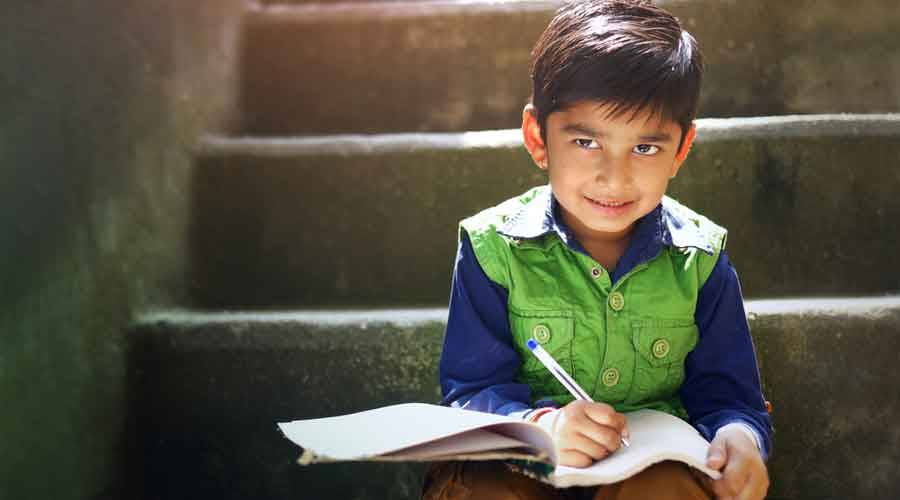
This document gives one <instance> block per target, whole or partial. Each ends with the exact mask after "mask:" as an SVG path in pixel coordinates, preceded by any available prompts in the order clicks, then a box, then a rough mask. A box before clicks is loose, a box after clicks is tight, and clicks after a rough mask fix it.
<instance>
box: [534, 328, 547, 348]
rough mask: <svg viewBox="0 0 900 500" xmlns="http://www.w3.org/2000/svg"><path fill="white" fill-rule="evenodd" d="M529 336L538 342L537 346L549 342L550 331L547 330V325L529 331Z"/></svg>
mask: <svg viewBox="0 0 900 500" xmlns="http://www.w3.org/2000/svg"><path fill="white" fill-rule="evenodd" d="M531 335H532V336H533V337H534V340H537V341H538V344H546V343H547V342H550V329H549V328H547V325H537V326H535V327H534V329H532V330H531Z"/></svg>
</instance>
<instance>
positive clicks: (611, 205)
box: [584, 196, 634, 210]
mask: <svg viewBox="0 0 900 500" xmlns="http://www.w3.org/2000/svg"><path fill="white" fill-rule="evenodd" d="M584 199H585V200H587V201H588V202H589V203H590V204H591V205H594V206H596V207H598V208H607V209H613V210H615V209H620V208H624V207H627V206H628V205H631V204H632V203H634V202H632V201H624V200H617V199H614V198H613V199H602V198H601V199H595V198H591V197H589V196H585V197H584Z"/></svg>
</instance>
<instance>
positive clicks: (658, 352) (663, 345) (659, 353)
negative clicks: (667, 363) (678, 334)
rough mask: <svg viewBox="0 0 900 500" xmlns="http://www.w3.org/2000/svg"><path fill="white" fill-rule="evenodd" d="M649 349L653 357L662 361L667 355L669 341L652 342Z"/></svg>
mask: <svg viewBox="0 0 900 500" xmlns="http://www.w3.org/2000/svg"><path fill="white" fill-rule="evenodd" d="M650 349H651V350H652V351H653V357H655V358H656V359H662V358H664V357H666V356H668V355H669V341H668V340H666V339H658V340H656V341H655V342H653V345H652V346H651V347H650Z"/></svg>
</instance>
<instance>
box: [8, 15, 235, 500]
mask: <svg viewBox="0 0 900 500" xmlns="http://www.w3.org/2000/svg"><path fill="white" fill-rule="evenodd" d="M242 9H243V2H240V1H232V0H226V1H218V0H216V1H198V2H182V1H179V0H171V1H153V2H145V1H133V0H125V1H119V0H116V1H106V0H99V1H92V2H3V3H2V6H0V33H2V36H0V110H2V111H0V263H2V264H0V406H2V411H0V450H2V451H0V499H4V500H7V499H9V500H12V499H73V500H88V499H90V500H102V499H114V498H129V497H130V496H129V495H127V494H125V492H124V491H123V490H124V489H125V488H126V486H127V485H126V482H127V480H128V479H129V477H128V474H127V472H128V471H127V470H126V466H127V464H128V460H129V457H128V456H127V452H126V447H127V446H126V437H125V436H126V433H127V422H126V421H127V409H126V407H125V400H126V387H125V385H126V384H125V376H126V366H125V365H126V358H125V351H126V342H125V334H124V333H125V332H124V329H125V328H126V327H127V326H128V325H129V324H130V323H131V321H132V319H133V315H134V314H135V313H136V312H137V311H141V310H143V309H144V308H145V307H148V306H156V307H159V306H164V305H171V304H175V303H178V304H179V305H184V304H186V303H188V302H186V301H187V296H186V294H185V293H184V288H185V285H184V283H183V276H184V272H185V267H186V262H185V253H186V248H185V247H186V237H185V232H186V226H187V222H188V215H187V209H188V207H189V203H188V198H189V196H190V193H189V191H188V190H187V187H188V182H187V181H188V173H189V168H190V164H191V161H190V154H189V151H188V148H187V147H186V145H190V144H193V143H194V142H195V140H196V136H197V135H198V134H199V133H200V132H205V131H208V130H224V129H225V128H224V126H223V125H224V124H225V123H227V116H226V113H225V110H226V109H227V108H229V107H231V105H230V103H231V102H232V101H233V99H234V94H235V88H234V87H235V86H234V78H233V75H232V74H231V68H232V62H233V61H234V59H235V57H234V46H233V42H234V37H235V36H236V35H238V30H237V28H238V23H237V18H238V16H239V14H240V12H241V11H242ZM136 458H137V459H140V457H136Z"/></svg>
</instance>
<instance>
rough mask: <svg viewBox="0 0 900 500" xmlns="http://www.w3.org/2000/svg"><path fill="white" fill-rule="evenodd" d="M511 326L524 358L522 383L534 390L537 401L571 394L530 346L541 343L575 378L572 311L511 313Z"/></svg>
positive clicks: (533, 393) (521, 373) (519, 350)
mask: <svg viewBox="0 0 900 500" xmlns="http://www.w3.org/2000/svg"><path fill="white" fill-rule="evenodd" d="M509 323H510V324H509V326H510V330H512V334H513V339H514V342H515V347H516V350H517V351H518V352H519V355H520V356H521V357H522V366H521V368H520V370H519V380H520V382H522V383H525V384H528V385H529V386H530V387H531V393H532V396H533V398H535V399H536V398H541V397H548V396H557V395H565V394H568V391H566V389H565V388H564V387H563V386H562V384H560V383H559V382H558V381H557V380H556V379H555V378H554V377H553V375H552V374H551V373H550V371H549V370H547V368H546V367H545V366H544V365H543V364H542V363H541V362H540V361H539V360H538V359H537V357H535V356H534V354H532V353H531V351H530V350H529V349H528V346H527V345H526V343H527V342H528V340H529V339H534V340H535V341H537V343H538V344H540V345H541V347H543V348H544V350H545V351H547V352H548V353H549V354H550V355H551V356H553V359H555V360H556V362H557V363H559V365H560V366H562V367H563V369H565V370H566V371H568V372H569V374H570V375H574V374H573V368H574V365H573V360H572V341H573V338H574V335H575V318H574V316H573V315H572V313H571V312H569V311H520V310H513V309H512V308H510V310H509Z"/></svg>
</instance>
